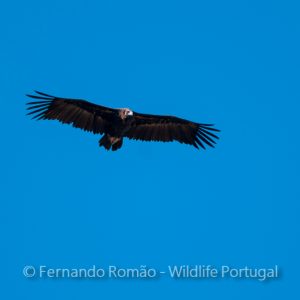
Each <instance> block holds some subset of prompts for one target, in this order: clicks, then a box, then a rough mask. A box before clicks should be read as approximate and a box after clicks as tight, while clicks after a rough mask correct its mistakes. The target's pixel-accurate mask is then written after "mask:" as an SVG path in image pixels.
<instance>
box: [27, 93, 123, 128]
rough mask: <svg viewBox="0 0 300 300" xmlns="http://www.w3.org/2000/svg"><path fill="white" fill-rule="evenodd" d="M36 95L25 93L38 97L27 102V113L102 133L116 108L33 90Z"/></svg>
mask: <svg viewBox="0 0 300 300" xmlns="http://www.w3.org/2000/svg"><path fill="white" fill-rule="evenodd" d="M35 92H36V95H27V96H28V97H30V98H34V99H38V100H37V101H34V102H29V103H27V105H28V108H27V109H28V110H29V113H28V115H33V119H37V120H58V121H60V122H62V123H67V124H71V125H73V126H74V127H78V128H81V129H83V130H86V131H91V132H93V133H100V134H102V133H104V132H105V130H106V128H107V127H108V126H109V125H110V122H111V121H112V120H113V118H114V115H115V114H116V113H117V110H115V109H113V108H109V107H105V106H101V105H96V104H93V103H90V102H88V101H85V100H79V99H68V98H59V97H55V96H51V95H48V94H45V93H41V92H38V91H35Z"/></svg>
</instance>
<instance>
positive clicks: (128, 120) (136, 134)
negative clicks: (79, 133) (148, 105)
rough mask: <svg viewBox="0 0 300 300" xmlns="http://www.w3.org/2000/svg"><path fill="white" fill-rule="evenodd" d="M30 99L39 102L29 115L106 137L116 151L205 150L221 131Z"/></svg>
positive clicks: (72, 102)
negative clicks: (154, 144)
mask: <svg viewBox="0 0 300 300" xmlns="http://www.w3.org/2000/svg"><path fill="white" fill-rule="evenodd" d="M35 93H36V94H35V95H27V96H28V97H30V98H33V99H37V100H36V101H33V102H29V103H27V105H28V108H27V109H28V110H29V112H28V115H32V116H33V119H37V120H58V121H60V122H62V123H66V124H71V125H72V126H74V127H77V128H81V129H83V130H85V131H90V132H92V133H94V134H102V135H103V136H102V138H101V139H100V140H99V146H100V147H101V146H103V147H104V148H105V149H106V150H112V151H116V150H118V149H120V148H121V147H122V144H123V139H124V138H129V139H133V140H141V141H159V142H172V141H177V142H179V143H184V144H188V145H192V146H194V147H195V148H197V149H199V146H200V147H201V148H203V149H205V145H208V146H210V147H214V144H215V143H216V142H215V140H216V139H218V136H217V135H216V134H215V133H216V132H218V131H219V130H218V129H216V128H214V127H213V124H202V123H195V122H191V121H188V120H185V119H181V118H178V117H173V116H161V115H149V114H141V113H137V112H134V111H132V110H130V109H129V108H120V109H114V108H109V107H105V106H101V105H97V104H93V103H90V102H88V101H85V100H80V99H69V98H60V97H55V96H51V95H48V94H45V93H41V92H38V91H35Z"/></svg>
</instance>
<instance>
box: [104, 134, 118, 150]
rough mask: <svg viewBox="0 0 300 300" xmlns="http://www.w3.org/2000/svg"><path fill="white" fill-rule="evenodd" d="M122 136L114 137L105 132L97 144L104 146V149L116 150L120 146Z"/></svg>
mask: <svg viewBox="0 0 300 300" xmlns="http://www.w3.org/2000/svg"><path fill="white" fill-rule="evenodd" d="M122 144H123V138H122V137H114V136H110V135H109V134H105V135H104V136H103V137H102V138H101V139H100V141H99V146H100V147H102V146H103V147H104V148H105V149H106V150H112V151H116V150H118V149H120V148H121V147H122Z"/></svg>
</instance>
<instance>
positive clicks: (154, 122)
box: [125, 113, 219, 149]
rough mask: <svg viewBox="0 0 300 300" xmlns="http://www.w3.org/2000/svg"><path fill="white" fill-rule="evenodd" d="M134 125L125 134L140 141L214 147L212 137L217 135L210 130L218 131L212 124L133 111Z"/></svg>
mask: <svg viewBox="0 0 300 300" xmlns="http://www.w3.org/2000/svg"><path fill="white" fill-rule="evenodd" d="M133 116H134V120H135V122H134V125H133V126H132V127H131V128H130V130H129V131H128V132H127V133H126V134H125V136H126V137H128V138H130V139H135V140H142V141H162V142H168V141H173V140H176V141H178V142H180V143H184V144H189V145H193V146H194V147H196V148H197V149H198V148H199V146H200V147H201V148H203V149H205V145H208V146H210V147H214V144H215V143H216V142H215V141H214V140H213V139H218V137H217V136H216V135H215V134H213V133H211V132H210V131H214V132H219V130H218V129H216V128H213V127H212V126H213V124H199V123H194V122H191V121H188V120H185V119H181V118H177V117H173V116H161V115H148V114H140V113H134V114H133Z"/></svg>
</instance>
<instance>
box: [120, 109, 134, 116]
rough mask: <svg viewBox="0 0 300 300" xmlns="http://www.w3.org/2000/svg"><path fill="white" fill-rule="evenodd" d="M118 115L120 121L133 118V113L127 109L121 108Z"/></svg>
mask: <svg viewBox="0 0 300 300" xmlns="http://www.w3.org/2000/svg"><path fill="white" fill-rule="evenodd" d="M119 114H120V117H121V118H122V119H126V118H128V117H130V116H133V111H132V110H130V109H129V108H121V109H120V111H119Z"/></svg>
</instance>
